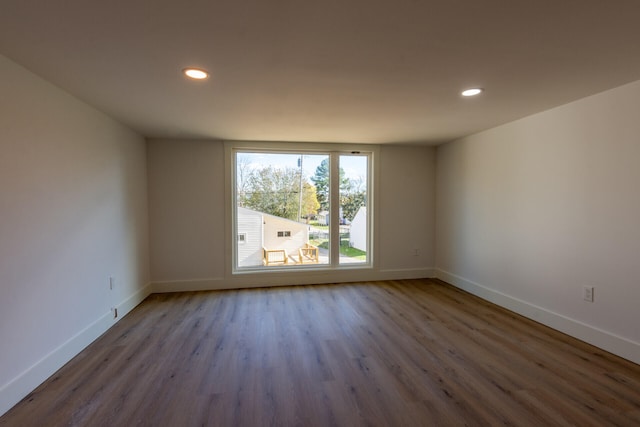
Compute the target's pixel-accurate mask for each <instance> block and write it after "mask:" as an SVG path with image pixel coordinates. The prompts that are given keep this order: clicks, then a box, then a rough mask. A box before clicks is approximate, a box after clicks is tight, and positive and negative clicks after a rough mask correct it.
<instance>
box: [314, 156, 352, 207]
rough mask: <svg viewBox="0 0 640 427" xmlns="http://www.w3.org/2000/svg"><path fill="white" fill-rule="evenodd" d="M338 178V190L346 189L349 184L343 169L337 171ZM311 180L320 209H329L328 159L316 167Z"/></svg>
mask: <svg viewBox="0 0 640 427" xmlns="http://www.w3.org/2000/svg"><path fill="white" fill-rule="evenodd" d="M338 176H339V178H338V179H339V180H340V191H341V192H343V191H348V190H349V188H350V186H351V184H350V182H349V178H346V177H345V173H344V169H342V168H340V170H339V171H338ZM311 181H313V183H314V184H315V186H316V193H317V197H318V202H319V203H320V210H322V211H328V210H329V187H330V185H329V159H328V158H326V159H324V160H323V161H322V162H320V164H319V165H318V167H317V168H316V172H315V174H314V175H313V176H312V177H311Z"/></svg>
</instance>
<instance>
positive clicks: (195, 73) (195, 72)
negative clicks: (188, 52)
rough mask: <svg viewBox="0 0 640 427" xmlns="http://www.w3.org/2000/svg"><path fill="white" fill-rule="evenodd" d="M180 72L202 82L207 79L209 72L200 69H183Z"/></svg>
mask: <svg viewBox="0 0 640 427" xmlns="http://www.w3.org/2000/svg"><path fill="white" fill-rule="evenodd" d="M182 72H183V73H184V75H185V76H187V77H189V78H190V79H194V80H204V79H206V78H207V77H209V72H208V71H206V70H203V69H201V68H185V69H184V70H182Z"/></svg>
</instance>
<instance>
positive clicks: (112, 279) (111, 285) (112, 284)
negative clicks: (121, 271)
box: [109, 277, 116, 291]
mask: <svg viewBox="0 0 640 427" xmlns="http://www.w3.org/2000/svg"><path fill="white" fill-rule="evenodd" d="M115 287H116V278H115V277H109V290H110V291H112V290H113V288H115Z"/></svg>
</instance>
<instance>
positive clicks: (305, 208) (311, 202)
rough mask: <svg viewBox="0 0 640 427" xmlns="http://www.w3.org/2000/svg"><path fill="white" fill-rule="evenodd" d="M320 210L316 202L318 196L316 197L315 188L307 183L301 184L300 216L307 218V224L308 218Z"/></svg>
mask: <svg viewBox="0 0 640 427" xmlns="http://www.w3.org/2000/svg"><path fill="white" fill-rule="evenodd" d="M318 209H320V203H319V202H318V196H317V195H316V187H315V186H314V185H312V184H309V183H308V182H305V183H304V184H302V208H301V209H300V211H301V212H302V216H304V217H306V218H307V224H308V223H309V217H310V216H311V215H315V214H317V213H318Z"/></svg>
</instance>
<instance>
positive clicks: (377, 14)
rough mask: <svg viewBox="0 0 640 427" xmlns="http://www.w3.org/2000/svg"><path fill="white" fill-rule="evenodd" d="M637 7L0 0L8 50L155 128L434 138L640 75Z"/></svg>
mask: <svg viewBox="0 0 640 427" xmlns="http://www.w3.org/2000/svg"><path fill="white" fill-rule="evenodd" d="M638 16H640V2H639V1H637V0H616V1H615V2H606V1H602V0H563V1H557V0H536V1H517V0H516V1H501V0H483V1H478V0H457V1H443V0H440V1H436V0H424V1H415V0H397V1H390V0H349V1H343V0H324V1H313V2H311V1H309V2H306V1H297V2H296V1H289V0H270V1H262V0H243V1H235V0H234V1H231V0H219V1H198V0H195V1H188V2H178V1H175V0H136V1H124V0H113V1H102V2H91V1H90V2H88V1H85V0H67V1H65V2H57V1H46V2H43V1H40V0H37V1H36V0H3V2H2V13H0V53H2V54H3V55H5V56H7V57H8V58H10V59H12V60H13V61H15V62H17V63H19V64H21V65H23V66H24V67H26V68H27V69H29V70H31V71H32V72H34V73H36V74H38V75H40V76H42V77H43V78H45V79H46V80H48V81H50V82H52V83H53V84H55V85H58V86H60V87H61V88H63V89H65V90H67V91H68V92H70V93H71V94H73V95H75V96H76V97H78V98H80V99H82V100H84V101H86V102H88V103H89V104H91V105H93V106H95V107H96V108H98V109H100V110H102V111H104V112H105V113H107V114H109V115H111V116H112V117H114V118H115V119H117V120H118V121H120V122H122V123H125V124H127V125H128V126H130V127H131V128H133V129H134V130H136V131H138V132H139V133H141V134H142V135H145V136H148V137H160V138H183V137H195V138H213V139H234V140H277V141H324V142H366V143H401V142H407V143H424V144H437V143H440V142H443V141H447V140H451V139H454V138H458V137H461V136H463V135H468V134H471V133H474V132H478V131H480V130H483V129H487V128H490V127H493V126H496V125H498V124H501V123H505V122H508V121H511V120H514V119H517V118H519V117H523V116H526V115H530V114H532V113H536V112H539V111H542V110H545V109H549V108H551V107H554V106H557V105H560V104H564V103H567V102H570V101H572V100H576V99H579V98H582V97H585V96H588V95H591V94H594V93H597V92H600V91H603V90H606V89H609V88H612V87H616V86H620V85H623V84H625V83H627V82H631V81H634V80H637V79H639V78H640V55H638V46H640V25H638V22H637V21H638ZM187 66H196V67H201V68H206V69H208V70H209V71H210V72H211V73H212V76H211V77H210V78H209V79H208V80H207V81H204V82H194V81H188V80H187V79H185V78H183V77H182V75H181V70H182V69H183V68H184V67H187ZM472 86H480V87H483V88H484V89H485V92H484V94H482V95H481V96H480V97H477V98H474V99H463V98H462V97H461V96H459V92H460V91H461V90H462V89H465V88H467V87H472Z"/></svg>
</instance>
